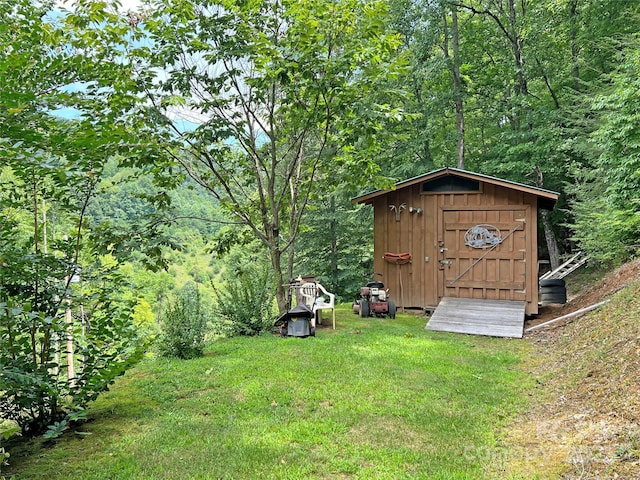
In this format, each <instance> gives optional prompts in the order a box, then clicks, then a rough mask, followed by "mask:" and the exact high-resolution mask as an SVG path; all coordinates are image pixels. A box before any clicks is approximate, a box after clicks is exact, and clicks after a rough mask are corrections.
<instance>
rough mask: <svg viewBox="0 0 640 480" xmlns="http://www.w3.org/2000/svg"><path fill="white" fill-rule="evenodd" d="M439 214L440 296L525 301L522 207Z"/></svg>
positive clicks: (524, 217) (524, 215) (524, 236)
mask: <svg viewBox="0 0 640 480" xmlns="http://www.w3.org/2000/svg"><path fill="white" fill-rule="evenodd" d="M440 213H441V215H440V228H439V230H440V238H439V239H438V253H439V261H438V269H439V272H438V296H439V298H442V297H457V298H483V299H493V300H525V297H526V290H525V285H526V269H527V262H526V256H527V255H526V246H527V241H526V232H527V229H526V228H525V222H526V218H527V211H526V208H513V207H502V208H500V207H494V208H491V207H490V209H486V208H478V209H471V210H469V209H465V210H454V209H451V210H446V209H443V210H441V211H440ZM478 232H481V233H480V234H478ZM482 232H483V233H482ZM498 232H499V233H498ZM485 237H488V238H485ZM470 239H471V240H470ZM473 239H475V241H473ZM483 240H488V241H486V242H484V243H483Z"/></svg>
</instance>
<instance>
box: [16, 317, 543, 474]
mask: <svg viewBox="0 0 640 480" xmlns="http://www.w3.org/2000/svg"><path fill="white" fill-rule="evenodd" d="M337 320H338V321H337V325H338V329H337V330H335V331H333V330H331V329H329V328H321V329H319V331H318V333H317V336H316V337H315V338H306V339H301V338H280V337H277V336H271V335H265V336H262V337H258V338H233V339H223V340H218V341H216V342H214V343H213V344H212V345H211V346H210V347H209V348H208V350H207V352H206V356H205V357H204V358H201V359H198V360H190V361H180V360H165V359H157V358H155V359H154V358H148V359H146V360H145V361H144V362H143V363H142V364H140V365H139V366H137V367H136V368H135V369H134V370H132V371H130V372H129V373H128V374H127V375H126V376H125V377H123V378H121V379H119V380H118V382H117V383H116V384H115V385H114V386H113V387H112V389H111V391H110V392H108V393H105V394H104V395H102V396H101V397H100V398H99V399H98V401H96V402H95V403H93V404H92V405H91V407H90V411H89V414H90V418H91V420H90V421H89V422H88V423H86V424H83V425H81V426H80V427H79V428H78V429H77V430H76V432H70V433H68V434H66V435H65V436H64V437H62V438H61V439H58V440H57V441H56V442H55V443H49V444H43V443H42V442H41V441H36V440H31V441H29V442H25V443H24V444H23V445H21V446H19V447H17V448H15V449H14V450H13V451H12V454H13V455H12V457H11V463H12V467H11V470H10V471H9V474H13V475H15V478H16V479H17V480H22V479H32V478H47V479H51V480H53V479H62V478H72V479H145V480H146V479H307V478H308V479H347V478H348V479H358V478H360V479H402V478H425V479H473V480H478V479H482V478H495V477H492V476H491V475H490V474H489V473H487V472H489V471H492V472H495V471H496V462H499V460H500V456H501V455H500V452H501V449H502V447H501V445H500V441H499V440H500V439H499V430H500V427H501V426H503V425H504V424H505V423H506V421H507V420H508V419H509V418H511V417H512V415H513V414H514V413H515V412H516V411H517V410H518V409H520V408H521V407H522V406H524V405H525V403H526V400H525V399H526V393H525V389H526V388H528V387H529V386H530V381H531V380H530V378H529V377H528V376H527V375H526V374H525V373H523V372H522V371H520V369H519V362H520V358H521V357H522V355H524V354H525V352H526V349H527V348H529V347H528V345H527V344H526V343H524V342H521V341H517V340H508V339H493V338H485V337H471V336H464V335H454V334H446V333H439V332H427V331H425V330H424V325H425V323H426V320H425V319H424V318H422V317H416V316H411V315H403V314H399V315H398V318H396V319H395V320H390V319H367V320H363V319H360V318H358V317H357V316H356V315H354V314H352V313H351V312H350V311H349V310H347V309H346V308H343V309H342V310H339V311H338V317H337ZM83 432H85V433H83ZM87 433H90V434H87Z"/></svg>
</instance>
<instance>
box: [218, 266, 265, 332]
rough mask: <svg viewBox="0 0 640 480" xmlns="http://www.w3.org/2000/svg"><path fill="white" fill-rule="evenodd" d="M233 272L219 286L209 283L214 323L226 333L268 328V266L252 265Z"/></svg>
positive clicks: (257, 330) (263, 330)
mask: <svg viewBox="0 0 640 480" xmlns="http://www.w3.org/2000/svg"><path fill="white" fill-rule="evenodd" d="M254 270H255V271H254ZM234 273H235V274H234V275H233V276H231V277H230V278H229V279H227V281H226V284H225V286H224V287H223V288H215V285H214V286H213V287H214V291H215V293H216V304H215V309H214V310H215V313H216V315H217V316H218V317H219V318H218V319H217V320H216V326H217V327H218V330H219V333H223V334H227V335H230V336H237V335H247V336H253V335H259V334H261V333H263V332H265V331H266V330H268V329H270V327H271V324H272V322H273V318H274V307H273V291H272V289H271V281H270V275H269V270H268V269H267V268H266V267H262V268H257V267H256V268H254V269H250V270H246V269H243V270H242V271H237V272H234Z"/></svg>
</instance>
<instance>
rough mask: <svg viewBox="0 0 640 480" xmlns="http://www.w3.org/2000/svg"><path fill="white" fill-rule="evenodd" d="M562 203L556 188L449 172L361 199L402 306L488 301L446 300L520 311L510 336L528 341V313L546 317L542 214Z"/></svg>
mask: <svg viewBox="0 0 640 480" xmlns="http://www.w3.org/2000/svg"><path fill="white" fill-rule="evenodd" d="M557 199H558V194H557V193H555V192H551V191H548V190H544V189H540V188H536V187H531V186H528V185H523V184H519V183H515V182H511V181H507V180H502V179H499V178H495V177H490V176H487V175H481V174H477V173H472V172H469V171H465V170H460V169H455V168H442V169H439V170H435V171H433V172H430V173H427V174H424V175H421V176H418V177H415V178H411V179H409V180H405V181H403V182H399V183H397V184H396V187H395V188H394V189H392V190H379V191H375V192H372V193H368V194H365V195H362V196H360V197H357V198H354V199H353V201H354V203H362V204H369V205H372V206H373V208H374V258H375V260H374V271H375V272H379V273H381V274H382V281H383V282H384V283H385V286H386V287H387V288H389V290H390V293H391V295H392V297H393V299H394V300H395V302H396V304H397V305H398V307H399V308H401V309H402V308H419V309H425V310H435V309H436V307H438V305H440V304H441V303H442V300H443V299H461V301H462V302H464V301H465V300H467V299H470V300H482V301H485V302H475V303H473V302H472V303H470V304H469V303H467V304H464V303H463V304H462V306H460V304H456V305H458V306H454V307H451V302H449V301H448V302H445V303H448V305H449V306H450V308H454V309H455V308H458V309H467V310H470V311H473V312H476V313H477V312H478V311H479V310H482V309H483V308H484V307H485V306H486V305H490V304H494V305H500V308H502V307H504V306H507V307H509V306H511V305H518V306H521V307H522V310H520V308H518V312H521V314H520V313H519V315H521V316H522V319H521V320H519V321H520V322H521V324H522V325H520V327H519V329H520V334H519V335H504V336H522V326H523V324H524V314H525V313H526V314H536V313H538V209H539V208H543V209H548V210H551V209H553V207H554V206H555V203H556V201H557ZM489 301H490V302H489ZM496 301H498V302H497V303H496ZM499 301H504V302H502V303H501V302H499ZM505 302H515V303H505ZM465 305H466V306H465ZM496 308H498V307H496ZM435 313H437V310H436V312H435ZM435 313H434V315H435ZM458 313H462V312H458ZM487 314H488V315H489V317H495V315H496V310H495V309H489V311H488V313H487ZM448 315H449V316H451V314H448ZM454 316H458V315H457V313H456V315H454ZM498 323H501V322H498ZM465 328H466V327H465ZM434 329H435V328H434ZM443 329H445V328H443ZM454 331H455V330H454ZM463 331H464V328H463ZM468 333H474V332H468Z"/></svg>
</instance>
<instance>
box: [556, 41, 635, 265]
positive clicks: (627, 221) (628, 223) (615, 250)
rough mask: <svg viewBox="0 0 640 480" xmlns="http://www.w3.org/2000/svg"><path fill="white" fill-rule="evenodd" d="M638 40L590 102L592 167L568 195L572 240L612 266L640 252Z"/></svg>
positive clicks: (628, 46)
mask: <svg viewBox="0 0 640 480" xmlns="http://www.w3.org/2000/svg"><path fill="white" fill-rule="evenodd" d="M639 45H640V37H638V36H637V35H636V36H634V37H632V38H630V39H629V40H628V43H626V44H623V45H621V47H622V49H621V51H620V52H619V53H618V58H619V60H620V65H619V67H618V68H617V69H616V71H615V72H613V73H612V74H611V75H610V76H609V77H608V78H609V80H610V81H609V85H610V86H609V87H608V88H607V90H606V91H604V92H603V93H602V94H601V95H598V96H596V97H595V98H593V99H591V107H592V110H593V112H594V114H597V115H598V119H599V121H598V123H597V128H596V129H595V130H594V132H593V134H592V136H591V138H590V141H591V142H592V151H595V152H597V156H596V157H595V159H594V161H593V164H592V165H585V166H584V167H579V168H576V172H575V179H576V180H575V182H574V183H572V184H571V185H570V186H569V187H568V190H569V192H570V193H571V194H572V207H573V208H572V211H573V215H574V217H575V235H574V237H575V239H576V240H577V241H578V242H579V243H580V245H581V247H582V248H584V249H585V251H586V252H588V253H589V255H590V256H591V258H593V259H594V260H595V261H598V262H601V263H605V264H609V265H616V264H618V263H620V262H622V261H624V260H627V259H629V258H631V257H633V256H634V255H636V254H637V253H638V252H640V243H639V242H638V238H640V196H638V192H639V191H640V173H639V172H640V128H639V127H638V119H639V118H640V108H639V107H638V102H637V98H638V95H640V81H638V78H639V75H640V54H639V53H638V52H639V50H638V46H639Z"/></svg>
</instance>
